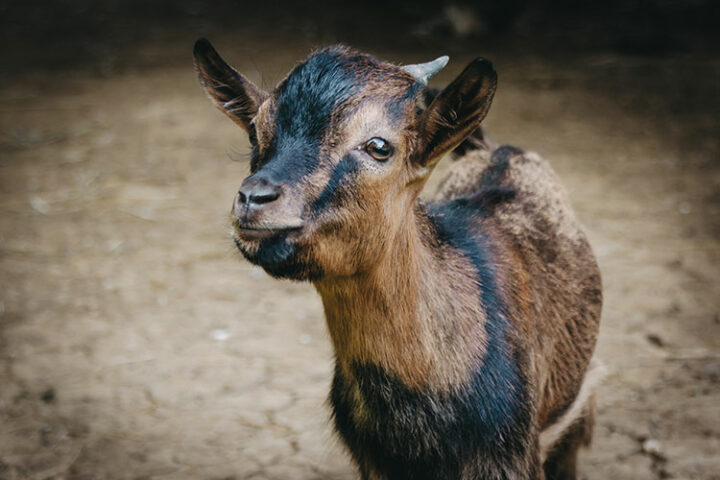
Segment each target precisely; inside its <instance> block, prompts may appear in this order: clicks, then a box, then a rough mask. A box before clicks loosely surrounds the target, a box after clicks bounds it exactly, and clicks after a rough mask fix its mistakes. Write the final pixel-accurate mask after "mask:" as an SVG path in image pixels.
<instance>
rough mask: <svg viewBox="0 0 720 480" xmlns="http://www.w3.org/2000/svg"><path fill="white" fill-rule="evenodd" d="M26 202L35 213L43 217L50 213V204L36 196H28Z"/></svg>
mask: <svg viewBox="0 0 720 480" xmlns="http://www.w3.org/2000/svg"><path fill="white" fill-rule="evenodd" d="M28 202H29V203H30V206H31V207H32V208H33V209H34V210H35V211H36V212H38V213H42V214H43V215H48V214H49V213H50V204H49V203H48V202H46V201H45V200H43V199H42V198H40V197H38V196H37V195H30V198H29V199H28Z"/></svg>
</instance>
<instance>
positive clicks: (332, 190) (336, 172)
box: [310, 154, 360, 214]
mask: <svg viewBox="0 0 720 480" xmlns="http://www.w3.org/2000/svg"><path fill="white" fill-rule="evenodd" d="M359 169H360V165H359V164H358V161H357V159H355V158H354V157H353V156H352V154H348V155H345V156H344V157H343V158H342V160H340V161H339V162H338V164H337V165H335V168H333V171H332V173H331V174H330V180H328V183H327V185H325V188H324V189H323V191H322V193H321V194H320V196H318V198H317V199H316V200H315V201H314V202H313V203H312V205H311V206H310V209H311V211H312V212H313V213H315V214H318V213H320V212H322V211H323V210H325V209H326V208H327V207H328V205H330V203H331V202H332V201H333V200H335V199H338V198H339V197H340V196H341V195H342V185H343V184H344V183H346V182H347V180H348V179H350V178H352V177H353V176H354V175H355V174H356V173H357V172H358V170H359Z"/></svg>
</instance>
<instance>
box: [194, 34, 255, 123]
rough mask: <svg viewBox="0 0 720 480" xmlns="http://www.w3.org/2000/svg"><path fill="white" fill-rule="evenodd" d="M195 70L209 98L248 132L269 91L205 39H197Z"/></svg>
mask: <svg viewBox="0 0 720 480" xmlns="http://www.w3.org/2000/svg"><path fill="white" fill-rule="evenodd" d="M193 56H194V57H195V69H196V70H197V72H198V77H199V78H200V83H201V84H202V86H203V87H205V91H206V92H207V94H208V96H209V97H210V99H211V100H212V101H213V102H214V103H215V105H217V106H218V108H220V110H222V111H223V112H225V114H226V115H227V116H228V117H230V118H231V119H233V121H234V122H235V123H237V124H238V125H240V126H241V127H242V128H244V129H245V130H246V131H247V130H248V127H249V124H250V121H251V120H252V119H253V118H255V115H256V114H257V111H258V108H259V107H260V105H261V104H262V102H264V101H265V99H267V98H268V94H267V92H265V91H264V90H261V89H260V88H258V87H256V86H255V84H253V83H252V82H251V81H250V80H248V79H247V78H245V77H244V76H242V75H241V74H240V73H238V72H237V71H236V70H235V69H234V68H232V67H231V66H230V65H228V64H227V63H225V61H224V60H223V59H222V58H221V57H220V55H218V53H217V52H216V51H215V49H214V48H213V46H212V45H211V44H210V42H208V41H207V40H206V39H204V38H201V39H200V40H198V41H197V42H195V48H194V49H193Z"/></svg>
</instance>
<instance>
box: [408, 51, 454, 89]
mask: <svg viewBox="0 0 720 480" xmlns="http://www.w3.org/2000/svg"><path fill="white" fill-rule="evenodd" d="M449 60H450V57H448V56H447V55H443V56H442V57H438V58H436V59H435V60H433V61H432V62H427V63H416V64H414V65H405V66H404V67H400V68H402V69H403V70H405V71H406V72H408V73H409V74H410V75H412V76H413V77H415V80H417V81H418V82H420V83H422V84H423V85H427V83H428V80H430V77H432V76H433V75H435V74H436V73H438V72H439V71H440V70H442V69H443V68H444V67H445V65H447V63H448V61H449Z"/></svg>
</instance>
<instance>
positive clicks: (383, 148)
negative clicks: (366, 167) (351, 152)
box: [365, 137, 393, 162]
mask: <svg viewBox="0 0 720 480" xmlns="http://www.w3.org/2000/svg"><path fill="white" fill-rule="evenodd" d="M365 151H366V152H367V153H368V155H370V156H371V157H373V158H374V159H375V160H377V161H379V162H384V161H385V160H387V159H388V158H390V156H391V155H392V154H393V148H392V145H390V143H389V142H386V141H385V140H383V139H382V138H380V137H373V138H371V139H370V140H368V141H367V142H365Z"/></svg>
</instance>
